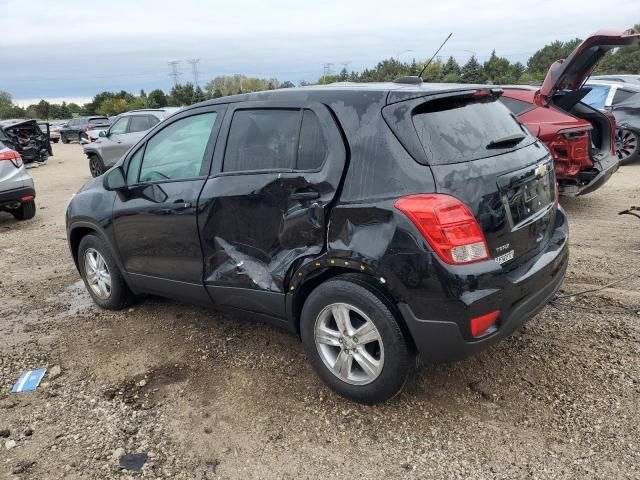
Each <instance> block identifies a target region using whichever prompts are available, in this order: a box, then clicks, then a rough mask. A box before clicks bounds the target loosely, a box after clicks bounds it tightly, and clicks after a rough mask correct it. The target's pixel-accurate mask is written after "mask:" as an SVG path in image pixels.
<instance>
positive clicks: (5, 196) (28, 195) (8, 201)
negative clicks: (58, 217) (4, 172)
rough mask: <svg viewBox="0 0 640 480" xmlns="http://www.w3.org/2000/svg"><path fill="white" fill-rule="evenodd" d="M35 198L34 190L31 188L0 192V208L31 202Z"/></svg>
mask: <svg viewBox="0 0 640 480" xmlns="http://www.w3.org/2000/svg"><path fill="white" fill-rule="evenodd" d="M35 197H36V191H35V189H34V188H33V187H32V186H31V187H20V188H15V189H13V190H6V191H4V192H0V208H2V207H6V206H8V205H13V204H15V203H23V202H26V201H30V200H33V199H34V198H35Z"/></svg>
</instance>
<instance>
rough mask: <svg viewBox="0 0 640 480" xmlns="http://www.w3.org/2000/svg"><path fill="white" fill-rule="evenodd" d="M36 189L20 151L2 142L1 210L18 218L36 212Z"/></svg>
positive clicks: (0, 161)
mask: <svg viewBox="0 0 640 480" xmlns="http://www.w3.org/2000/svg"><path fill="white" fill-rule="evenodd" d="M35 198H36V190H35V187H34V186H33V179H32V178H31V176H30V175H29V174H28V173H27V170H26V169H25V168H24V164H23V163H22V157H21V156H20V154H19V153H18V152H16V151H15V150H12V149H11V148H7V146H6V145H4V144H3V143H2V142H0V211H4V212H9V213H10V214H12V215H13V216H14V217H16V218H17V219H18V220H29V219H30V218H33V217H34V216H35V214H36V202H35Z"/></svg>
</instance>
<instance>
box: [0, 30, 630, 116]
mask: <svg viewBox="0 0 640 480" xmlns="http://www.w3.org/2000/svg"><path fill="white" fill-rule="evenodd" d="M635 29H636V31H638V30H640V24H638V25H636V26H635ZM581 42H582V40H580V39H579V38H575V39H573V40H569V41H566V42H562V41H559V40H556V41H554V42H552V43H549V44H547V45H545V46H544V47H543V48H541V49H540V50H538V51H537V52H535V53H534V54H533V55H532V56H531V57H530V58H529V59H528V60H527V62H526V65H523V64H522V63H520V62H514V63H512V62H510V61H509V60H508V59H507V58H505V57H500V56H499V55H498V54H497V53H496V51H495V50H494V51H493V52H492V53H491V55H490V57H489V59H488V60H486V61H485V62H482V63H481V62H480V61H479V60H478V59H477V58H476V56H475V55H472V56H471V58H469V60H468V61H467V62H466V63H464V64H463V65H460V64H459V63H458V62H457V61H456V59H455V58H454V57H449V58H448V59H446V60H444V59H440V58H438V59H437V60H435V61H433V62H431V63H430V64H429V65H428V66H427V68H426V70H425V72H424V73H423V75H422V77H423V79H424V80H425V81H426V82H447V83H490V84H495V85H507V84H535V83H536V82H540V81H542V80H543V79H544V77H545V75H546V73H547V70H548V69H549V67H550V66H551V64H552V63H553V62H555V61H556V60H558V59H560V58H566V57H567V56H568V55H569V54H570V53H571V52H572V51H573V50H574V49H575V48H576V47H577V46H578V45H579V44H580V43H581ZM424 66H425V62H417V61H416V60H415V59H414V60H413V61H411V62H401V61H399V60H398V59H394V58H390V59H386V60H382V61H381V62H379V63H378V64H377V65H376V66H374V67H372V68H367V69H365V70H363V71H362V72H354V71H351V72H349V71H347V70H346V69H343V70H342V71H341V72H339V73H338V74H335V75H325V76H322V77H320V78H319V79H318V80H317V81H316V82H307V81H301V82H299V85H301V86H304V85H311V84H327V83H333V82H340V81H350V82H388V81H392V80H394V79H396V78H398V77H401V76H406V75H418V74H419V73H420V71H421V70H422V69H423V67H424ZM595 73H598V74H607V73H640V46H636V47H622V48H619V49H617V50H615V51H612V52H609V53H607V54H606V55H605V57H604V58H603V59H602V61H601V62H600V63H599V65H598V66H597V68H596V70H595ZM294 86H295V85H294V84H293V83H292V82H290V81H285V82H280V81H278V79H276V78H271V79H265V78H252V77H247V76H245V75H240V74H237V75H226V76H219V77H216V78H214V79H213V80H211V81H209V82H207V83H206V84H205V85H204V87H200V86H196V85H194V84H192V83H185V84H178V85H175V86H174V87H173V88H172V89H171V91H170V92H169V93H165V92H164V91H162V90H161V89H155V90H152V91H151V92H149V93H148V94H147V93H146V92H145V91H144V90H141V91H140V92H139V94H138V95H133V94H131V93H129V92H126V91H124V90H123V91H120V92H102V93H99V94H97V95H96V96H95V97H94V98H93V99H92V101H91V102H89V103H86V104H85V105H83V106H79V105H77V104H75V103H68V104H67V103H65V102H63V103H62V104H59V105H58V104H52V103H49V102H47V101H46V100H41V101H40V102H39V103H37V104H34V105H29V106H28V107H26V108H23V107H20V106H18V105H16V104H14V103H13V102H12V99H11V96H10V95H9V94H8V93H7V92H3V91H0V118H40V119H67V118H71V117H72V116H76V115H107V116H110V115H118V114H120V113H122V112H126V111H128V110H133V109H138V108H161V107H167V106H176V107H181V106H187V105H192V104H194V103H198V102H201V101H203V100H208V99H212V98H218V97H224V96H228V95H234V94H238V93H247V92H258V91H263V90H273V89H276V88H290V87H294Z"/></svg>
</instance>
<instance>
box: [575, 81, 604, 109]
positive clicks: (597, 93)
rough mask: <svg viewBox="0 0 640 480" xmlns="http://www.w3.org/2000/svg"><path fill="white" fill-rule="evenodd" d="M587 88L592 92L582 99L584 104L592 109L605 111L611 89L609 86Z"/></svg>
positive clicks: (590, 86)
mask: <svg viewBox="0 0 640 480" xmlns="http://www.w3.org/2000/svg"><path fill="white" fill-rule="evenodd" d="M587 87H589V88H590V89H591V90H589V93H587V94H586V95H585V96H584V97H583V98H582V103H586V104H587V105H589V106H590V107H591V108H597V109H598V110H603V109H604V107H605V104H606V103H607V97H608V96H609V90H610V89H611V87H609V86H607V85H587Z"/></svg>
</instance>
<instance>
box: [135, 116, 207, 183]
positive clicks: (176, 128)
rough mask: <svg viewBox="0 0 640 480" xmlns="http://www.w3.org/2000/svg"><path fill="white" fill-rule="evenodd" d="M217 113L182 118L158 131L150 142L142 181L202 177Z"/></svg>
mask: <svg viewBox="0 0 640 480" xmlns="http://www.w3.org/2000/svg"><path fill="white" fill-rule="evenodd" d="M216 116H217V115H216V113H215V112H210V113H202V114H199V115H193V116H191V117H186V118H182V119H180V120H178V121H176V122H173V123H172V124H171V125H169V126H167V127H165V128H163V129H162V130H160V131H159V132H158V133H156V134H155V135H154V136H153V137H152V138H151V139H150V140H149V141H148V142H147V148H146V151H145V153H144V158H143V159H142V166H141V168H140V177H139V181H140V182H156V181H163V180H182V179H187V178H195V177H199V176H200V170H201V169H202V163H203V160H204V153H205V150H206V148H207V144H208V142H209V137H210V136H211V132H212V130H213V126H214V124H215V121H216Z"/></svg>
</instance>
